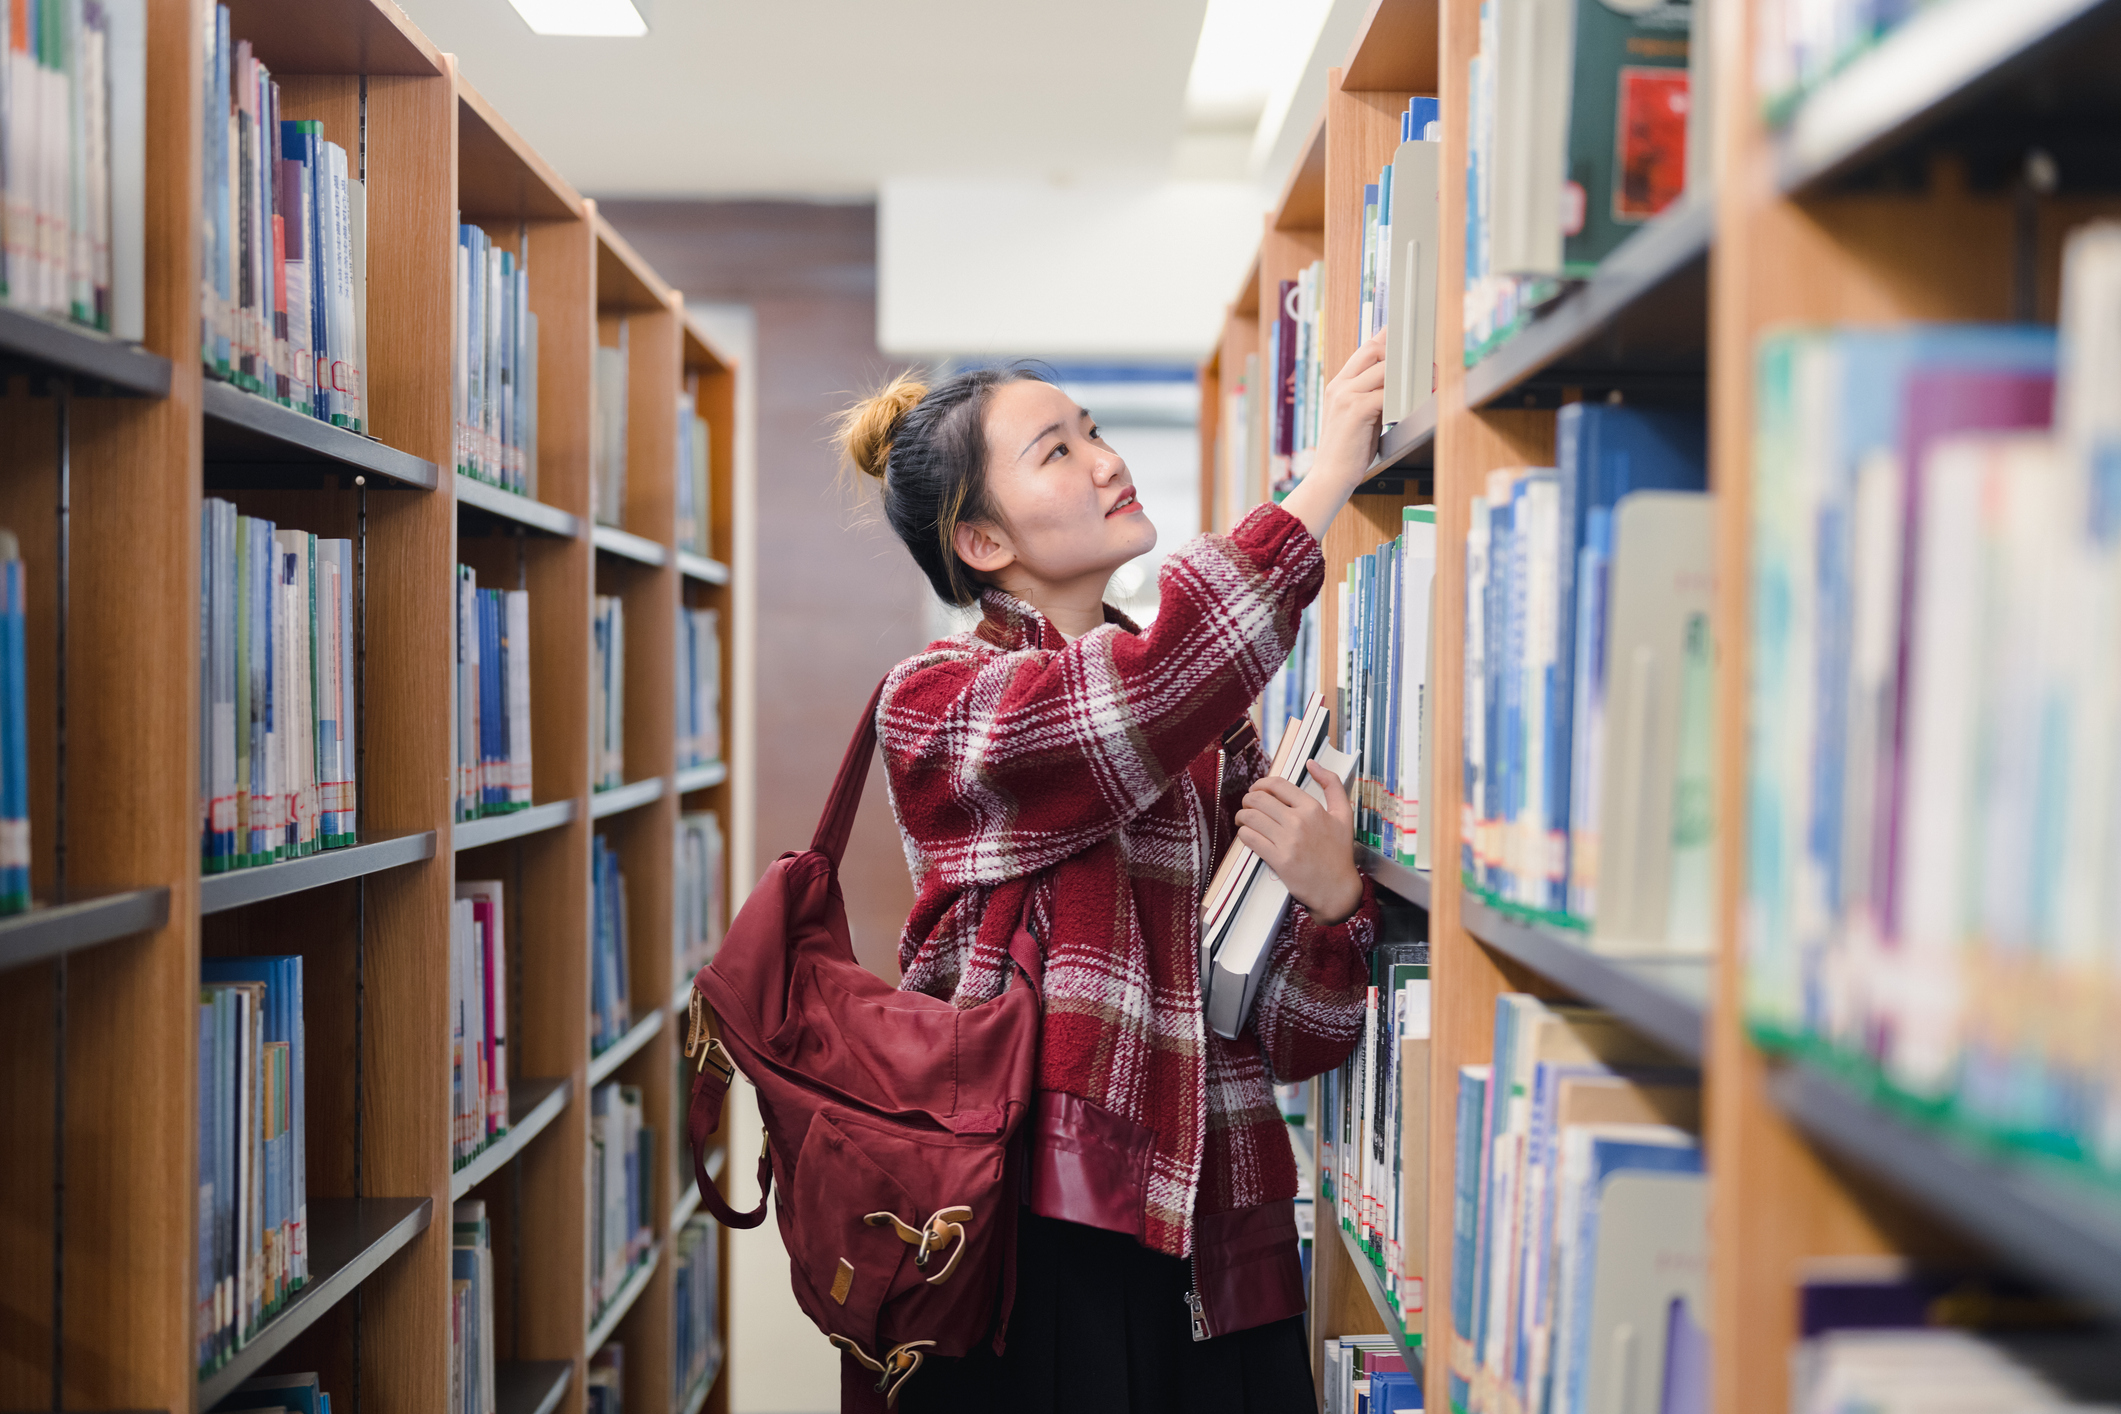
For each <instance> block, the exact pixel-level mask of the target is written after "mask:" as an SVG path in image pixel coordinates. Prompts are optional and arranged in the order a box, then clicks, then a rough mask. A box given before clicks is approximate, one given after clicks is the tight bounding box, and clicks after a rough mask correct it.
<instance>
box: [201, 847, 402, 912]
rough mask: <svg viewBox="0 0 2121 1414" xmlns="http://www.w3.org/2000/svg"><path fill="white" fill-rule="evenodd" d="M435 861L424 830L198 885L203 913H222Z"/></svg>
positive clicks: (233, 872) (215, 876) (208, 878)
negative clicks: (344, 880) (346, 880)
mask: <svg viewBox="0 0 2121 1414" xmlns="http://www.w3.org/2000/svg"><path fill="white" fill-rule="evenodd" d="M434 857H435V832H434V831H433V830H422V831H420V832H419V833H418V834H410V835H397V836H394V837H392V838H390V839H382V840H374V841H371V842H370V843H368V844H356V845H347V846H345V847H344V848H342V849H327V850H322V851H320V852H318V853H316V854H312V855H310V856H309V857H308V858H306V859H290V860H288V861H287V862H286V863H284V864H268V865H265V866H264V867H262V868H258V869H231V870H230V871H229V872H227V873H226V874H205V875H201V876H200V879H199V912H200V913H202V914H204V913H220V912H223V911H224V910H226V909H231V908H241V907H243V906H244V905H245V904H252V903H262V902H264V901H265V900H266V899H270V898H282V897H284V896H286V895H288V894H298V893H301V892H303V891H304V890H305V889H320V888H322V887H324V886H325V885H326V884H336V883H338V882H340V881H341V880H343V879H358V878H360V877H361V876H363V875H365V874H375V873H379V872H381V871H382V870H385V869H396V868H398V867H399V866H401V865H405V864H417V863H419V862H420V861H421V860H423V859H432V858H434Z"/></svg>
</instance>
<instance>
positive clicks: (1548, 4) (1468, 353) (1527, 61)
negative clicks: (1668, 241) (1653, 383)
mask: <svg viewBox="0 0 2121 1414" xmlns="http://www.w3.org/2000/svg"><path fill="white" fill-rule="evenodd" d="M1707 9H1708V7H1707V6H1706V5H1693V4H1690V3H1688V0H1661V3H1651V4H1648V5H1629V6H1625V7H1619V6H1613V5H1609V4H1606V3H1605V0H1483V3H1482V5H1481V7H1480V47H1479V50H1478V52H1477V53H1476V54H1475V55H1474V56H1473V58H1472V59H1471V61H1470V64H1469V72H1468V75H1467V94H1468V102H1467V131H1468V135H1469V139H1470V142H1469V152H1468V156H1467V161H1466V175H1465V181H1466V231H1465V248H1466V257H1465V286H1466V289H1465V346H1464V350H1463V352H1464V358H1465V364H1466V366H1467V367H1469V368H1470V367H1472V366H1473V365H1474V364H1475V363H1477V362H1479V361H1480V360H1481V359H1482V358H1483V357H1485V356H1486V355H1487V354H1488V353H1489V352H1490V351H1491V350H1492V349H1494V348H1495V346H1496V345H1498V344H1499V343H1501V342H1502V341H1503V340H1505V339H1507V338H1508V337H1509V336H1510V335H1511V334H1513V333H1515V332H1516V331H1517V329H1519V328H1521V327H1522V326H1523V324H1524V323H1525V322H1526V321H1528V320H1529V318H1530V317H1531V315H1532V313H1533V311H1534V310H1536V309H1537V308H1538V307H1539V306H1540V305H1542V304H1543V303H1545V302H1546V301H1547V300H1550V299H1551V298H1553V297H1554V296H1555V295H1556V294H1558V293H1560V291H1561V290H1562V289H1563V288H1564V286H1563V282H1564V281H1566V280H1574V279H1582V278H1585V277H1587V276H1589V275H1591V274H1593V273H1594V272H1595V271H1596V270H1597V268H1598V265H1599V263H1600V262H1601V261H1603V260H1604V259H1605V258H1606V257H1607V256H1608V255H1610V254H1611V253H1612V252H1613V250H1614V249H1615V248H1616V247H1617V246H1618V245H1619V244H1620V243H1621V242H1622V241H1623V240H1625V239H1626V238H1627V237H1628V236H1629V235H1630V234H1631V233H1632V232H1633V231H1635V230H1636V229H1637V228H1639V227H1640V226H1641V225H1642V224H1643V223H1644V222H1646V221H1648V220H1649V219H1650V218H1651V217H1653V216H1656V215H1657V214H1658V213H1659V212H1661V211H1663V210H1665V209H1666V208H1667V207H1668V206H1670V205H1671V204H1672V203H1673V202H1674V201H1676V200H1678V199H1679V197H1680V196H1681V194H1682V193H1683V192H1684V191H1685V190H1686V185H1687V165H1688V164H1687V157H1688V127H1689V121H1688V120H1689V112H1690V104H1689V96H1690V95H1689V82H1690V80H1689V73H1688V60H1689V55H1690V52H1691V48H1692V29H1693V23H1694V19H1695V17H1696V15H1697V14H1700V13H1702V12H1705V11H1706V10H1707ZM1703 47H1704V49H1705V48H1706V46H1703ZM1704 57H1706V56H1704Z"/></svg>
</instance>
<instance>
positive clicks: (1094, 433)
mask: <svg viewBox="0 0 2121 1414" xmlns="http://www.w3.org/2000/svg"><path fill="white" fill-rule="evenodd" d="M1090 440H1091V441H1093V442H1102V441H1104V440H1105V429H1104V428H1102V427H1099V426H1098V425H1097V424H1096V423H1094V422H1093V423H1091V424H1090Z"/></svg>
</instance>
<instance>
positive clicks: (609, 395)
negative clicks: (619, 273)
mask: <svg viewBox="0 0 2121 1414" xmlns="http://www.w3.org/2000/svg"><path fill="white" fill-rule="evenodd" d="M599 324H600V325H601V326H604V327H602V328H600V330H599V337H598V340H597V349H596V354H595V356H594V357H595V361H594V362H593V363H592V365H591V367H590V373H591V375H592V381H591V386H590V390H589V394H590V396H589V513H590V516H591V518H592V519H594V520H595V521H596V523H597V524H599V525H615V526H619V527H621V528H624V526H625V524H626V357H627V353H626V351H627V346H628V344H629V343H630V340H629V339H628V337H627V325H626V321H625V320H624V319H605V320H600V321H599ZM606 338H610V339H612V340H614V342H612V343H610V344H606V343H604V339H606Z"/></svg>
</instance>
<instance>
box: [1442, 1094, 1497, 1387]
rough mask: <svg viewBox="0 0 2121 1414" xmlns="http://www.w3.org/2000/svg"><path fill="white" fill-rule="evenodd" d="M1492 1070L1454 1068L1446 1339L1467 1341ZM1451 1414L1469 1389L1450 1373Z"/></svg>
mask: <svg viewBox="0 0 2121 1414" xmlns="http://www.w3.org/2000/svg"><path fill="white" fill-rule="evenodd" d="M1493 1073H1494V1072H1493V1069H1492V1068H1491V1067H1489V1066H1485V1065H1462V1066H1460V1067H1459V1068H1458V1127H1457V1128H1456V1129H1455V1130H1454V1131H1453V1133H1455V1134H1456V1135H1457V1137H1458V1150H1457V1154H1456V1156H1455V1158H1454V1160H1453V1162H1452V1169H1451V1335H1452V1339H1453V1341H1454V1342H1456V1341H1465V1342H1468V1343H1470V1342H1471V1341H1472V1339H1473V1300H1474V1295H1475V1292H1474V1287H1475V1285H1476V1284H1477V1283H1476V1280H1475V1278H1476V1271H1475V1267H1476V1264H1477V1262H1478V1253H1479V1252H1480V1194H1481V1189H1482V1174H1483V1171H1484V1169H1485V1167H1486V1160H1487V1152H1488V1146H1487V1113H1488V1086H1489V1083H1490V1079H1489V1078H1490V1076H1491V1075H1492V1074H1493ZM1449 1390H1450V1400H1451V1410H1452V1414H1468V1411H1469V1409H1470V1408H1471V1404H1472V1389H1471V1386H1470V1385H1469V1384H1468V1383H1467V1381H1466V1380H1464V1379H1463V1378H1461V1377H1460V1376H1459V1375H1458V1374H1457V1373H1455V1371H1454V1372H1453V1373H1452V1374H1451V1375H1450V1378H1449Z"/></svg>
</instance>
